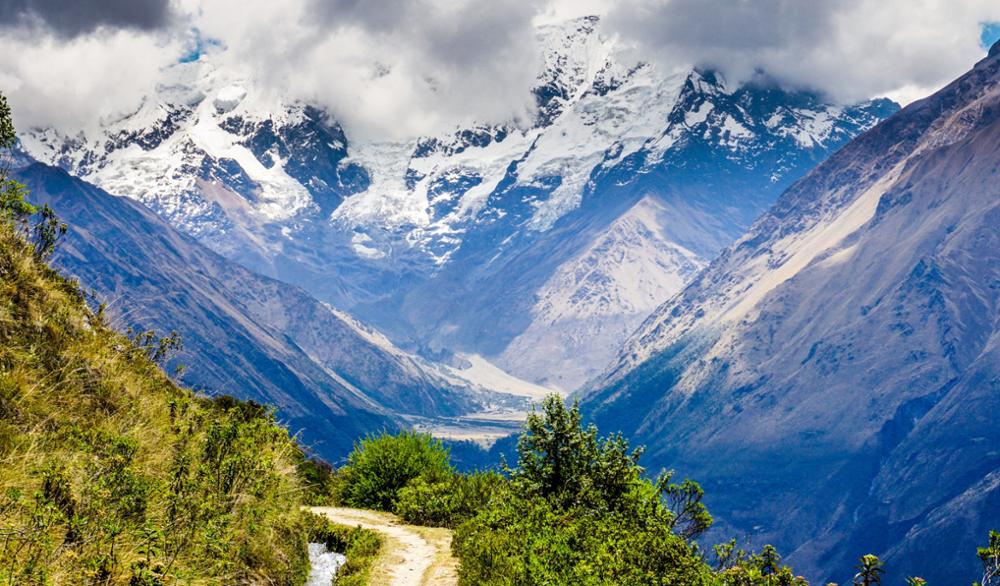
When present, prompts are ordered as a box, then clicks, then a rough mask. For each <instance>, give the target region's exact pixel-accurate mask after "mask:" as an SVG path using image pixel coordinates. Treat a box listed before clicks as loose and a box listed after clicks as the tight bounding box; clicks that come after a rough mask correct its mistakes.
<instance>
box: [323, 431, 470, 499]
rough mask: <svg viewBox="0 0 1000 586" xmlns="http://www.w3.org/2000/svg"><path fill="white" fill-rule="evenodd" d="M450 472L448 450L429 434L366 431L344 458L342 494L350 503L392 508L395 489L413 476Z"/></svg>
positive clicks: (430, 476)
mask: <svg viewBox="0 0 1000 586" xmlns="http://www.w3.org/2000/svg"><path fill="white" fill-rule="evenodd" d="M453 473H454V472H453V470H452V468H451V464H449V462H448V450H447V449H445V447H444V446H443V445H442V444H441V442H440V441H438V440H435V439H434V438H432V437H431V436H430V435H427V434H422V433H417V432H413V431H406V432H403V433H400V434H398V435H390V434H387V433H383V434H379V435H370V436H368V437H366V438H364V439H362V440H361V441H360V442H358V443H357V444H356V445H355V446H354V451H352V452H351V454H350V455H349V456H348V458H347V466H346V467H345V468H344V470H343V471H342V474H343V482H344V484H343V486H342V488H341V490H342V491H343V494H342V497H343V500H344V502H346V503H347V504H349V505H351V506H352V507H359V508H366V509H376V510H380V511H394V510H395V505H396V500H397V498H398V494H399V491H400V490H401V489H402V488H403V487H404V486H406V485H407V483H409V482H410V481H411V480H413V479H414V478H417V477H418V476H424V477H425V478H428V479H432V480H439V479H444V478H448V477H450V476H451V475H452V474H453Z"/></svg>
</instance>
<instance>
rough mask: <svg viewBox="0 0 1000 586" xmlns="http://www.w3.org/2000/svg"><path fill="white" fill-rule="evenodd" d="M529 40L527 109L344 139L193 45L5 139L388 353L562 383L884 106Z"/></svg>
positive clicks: (592, 40)
mask: <svg viewBox="0 0 1000 586" xmlns="http://www.w3.org/2000/svg"><path fill="white" fill-rule="evenodd" d="M537 37H538V47H539V51H540V52H541V59H540V61H541V63H542V64H543V66H542V70H541V71H540V72H539V74H538V81H537V85H536V87H535V88H534V90H533V91H534V96H535V99H536V101H537V104H538V111H537V115H536V117H535V119H534V120H530V121H522V122H520V123H514V122H506V121H494V122H486V123H483V124H481V125H478V126H475V127H471V128H463V129H456V131H455V132H454V133H451V134H448V135H446V136H437V137H424V138H420V139H414V140H411V141H402V142H386V141H374V142H373V141H355V140H352V139H351V138H350V137H349V136H348V135H347V133H346V132H345V131H344V129H343V128H342V127H341V126H340V125H339V124H338V123H337V122H336V121H335V120H333V119H331V118H330V117H329V116H328V115H327V114H325V113H324V112H322V111H320V110H318V109H317V108H314V107H311V106H308V105H305V104H301V103H297V102H288V101H287V100H282V99H281V97H280V96H273V95H270V93H269V92H266V91H263V90H262V89H260V88H259V87H258V85H257V84H255V82H254V80H253V79H249V78H245V77H240V76H238V75H236V74H235V73H234V72H231V71H227V70H225V69H223V68H221V66H219V65H218V62H219V61H220V60H218V59H213V53H212V51H221V50H223V49H221V48H209V49H207V52H206V53H205V54H204V55H201V57H200V58H199V59H197V60H194V61H191V62H187V63H179V64H177V65H176V66H174V67H171V68H168V70H166V71H164V72H163V81H162V83H161V84H160V89H159V90H158V92H157V94H156V95H152V96H149V97H148V99H146V100H145V101H144V102H143V103H142V104H141V105H140V106H139V107H138V108H137V109H136V111H135V112H132V113H130V114H128V115H125V116H123V117H122V118H120V119H117V120H105V121H101V123H99V124H98V123H96V121H95V123H94V124H92V125H90V126H88V127H87V128H83V129H81V130H80V132H79V133H73V132H70V133H67V132H57V131H55V130H52V129H33V130H31V131H29V132H26V133H24V134H23V136H22V140H23V143H24V145H25V147H26V148H27V149H28V150H29V151H30V152H31V153H32V154H33V155H34V156H35V157H37V158H39V159H40V160H43V161H45V162H48V163H51V164H54V165H58V166H60V167H62V168H64V169H66V170H68V171H70V172H71V173H73V174H75V175H78V176H81V177H84V178H86V179H87V180H89V181H92V182H94V183H96V184H97V185H99V186H101V187H102V188H104V189H105V190H107V191H109V192H111V193H115V194H120V195H125V196H128V197H131V198H134V199H137V200H139V201H142V202H143V203H145V204H146V205H148V206H149V207H150V208H151V209H153V210H154V211H156V212H157V213H158V214H159V215H160V216H162V217H163V218H165V219H167V220H168V221H169V222H170V223H171V224H172V225H173V226H175V227H177V228H179V229H180V230H181V231H183V232H186V233H188V234H190V235H193V236H195V237H196V238H198V239H199V240H200V241H202V242H203V243H205V244H207V245H208V246H210V247H211V248H213V249H214V250H216V251H217V252H220V253H221V254H223V255H225V256H227V257H228V258H230V259H232V260H236V261H237V262H239V263H241V264H243V265H244V266H247V267H249V268H251V269H253V270H256V271H259V272H263V273H265V274H267V275H270V276H273V277H276V278H278V279H281V280H283V281H286V282H289V283H292V284H296V285H299V286H301V287H303V288H305V289H307V290H308V291H309V292H310V293H311V294H312V295H314V296H315V297H317V298H319V299H321V300H323V301H325V302H328V303H330V304H332V305H333V306H335V307H337V308H339V309H342V310H345V311H349V312H351V313H352V314H355V315H357V316H359V317H361V318H362V319H364V320H365V321H368V322H370V323H374V324H375V325H376V326H378V327H379V328H380V329H382V330H383V331H385V332H386V333H387V334H388V335H389V336H390V338H392V339H393V341H394V342H396V343H398V344H401V345H403V346H404V347H406V348H407V349H409V350H417V351H421V352H423V353H424V354H425V355H427V356H434V357H438V358H442V359H445V358H447V357H448V356H450V355H451V354H452V353H454V352H465V353H478V354H482V355H485V356H486V357H488V358H490V359H491V360H493V361H495V362H497V363H499V364H501V365H502V366H503V367H504V368H505V369H507V370H509V371H511V372H513V373H514V374H517V375H519V376H522V377H524V378H528V379H530V380H532V381H534V382H538V383H543V384H547V385H550V386H552V387H557V388H563V389H566V390H569V389H572V388H575V387H576V386H578V385H579V384H580V383H582V382H583V381H584V380H585V379H586V378H588V377H589V376H591V375H593V374H596V373H597V369H598V368H599V365H601V364H603V363H606V362H607V360H609V359H610V358H611V356H612V352H613V350H612V349H613V348H615V347H616V346H617V345H618V344H619V343H620V342H621V341H622V340H623V339H624V338H625V336H626V335H627V333H628V332H629V331H631V330H633V329H634V328H635V327H636V326H637V325H638V323H639V320H640V319H641V318H640V316H641V315H643V314H645V313H648V311H649V310H651V309H652V308H653V307H655V305H656V304H657V303H659V302H661V301H662V300H664V299H665V298H667V297H668V296H669V295H670V294H672V293H674V292H675V291H676V290H677V288H678V287H679V285H680V284H681V283H683V282H684V281H685V279H686V278H687V277H688V276H689V275H691V274H692V273H693V271H694V269H696V268H697V267H699V266H700V265H702V264H704V263H705V262H707V261H708V260H710V259H711V258H713V257H714V255H715V254H716V253H717V252H718V251H719V250H720V249H721V248H722V247H723V246H725V245H727V244H728V243H729V242H731V240H732V239H734V238H736V237H737V236H738V235H739V234H740V233H741V232H742V231H743V230H744V229H745V228H746V227H747V226H748V225H749V224H750V222H751V221H752V220H753V219H754V218H755V217H756V216H757V215H758V214H759V213H760V212H762V211H763V210H764V209H766V207H767V206H768V205H769V204H770V203H771V202H772V201H773V199H774V198H775V197H776V196H777V195H778V194H779V193H780V192H781V190H782V189H784V188H785V187H786V186H787V185H788V184H789V183H791V182H792V181H793V180H794V179H796V178H797V177H799V176H800V175H801V174H802V173H804V172H805V171H806V170H807V169H808V168H810V167H811V166H813V165H814V164H815V163H816V162H818V161H820V160H822V159H823V158H825V157H826V156H827V155H828V154H829V153H831V152H833V151H834V150H836V149H837V148H838V147H839V146H840V145H842V144H843V143H845V142H846V141H847V140H849V139H851V138H852V137H854V136H856V135H857V134H859V133H861V132H863V131H864V130H866V129H868V128H870V127H871V126H872V125H874V124H875V123H876V122H877V121H878V120H880V119H882V118H884V117H885V116H886V115H888V114H890V113H891V112H892V111H894V110H895V109H896V106H895V105H894V104H892V103H891V102H888V101H885V100H879V101H874V102H870V103H866V104H860V105H858V106H855V107H841V106H834V105H830V104H827V103H824V102H823V101H822V100H821V99H820V98H818V97H817V96H815V95H811V94H807V93H795V92H786V91H781V90H779V89H776V88H774V87H773V86H771V85H770V84H769V83H768V82H767V80H766V79H765V78H761V79H759V80H756V81H755V82H754V83H751V84H747V85H744V86H738V87H737V86H731V85H729V84H727V83H726V82H725V80H723V79H721V78H720V77H719V76H718V75H715V74H713V73H712V72H706V71H686V72H664V71H660V70H659V69H658V68H657V67H655V66H653V65H652V64H649V63H644V62H640V61H637V60H636V59H635V57H634V56H633V55H632V54H631V53H630V52H629V51H628V50H627V49H626V48H623V47H621V46H619V45H618V44H617V43H616V42H615V41H614V40H613V39H610V38H606V37H604V36H603V35H602V34H601V32H600V28H599V22H598V21H597V19H596V18H582V19H576V20H572V21H568V22H565V23H561V24H551V25H545V26H541V27H539V29H538V32H537ZM605 250H607V251H609V254H620V259H619V260H618V261H615V262H605V261H604V260H598V257H599V256H601V257H603V256H604V255H603V253H601V251H605ZM626 250H627V251H629V252H628V253H627V254H625V253H624V252H622V251H626ZM610 251H620V252H619V253H613V252H610ZM652 267H657V271H656V272H657V273H658V274H659V275H660V276H656V277H651V276H649V275H648V274H646V272H647V270H648V269H650V268H652ZM640 273H642V274H640ZM530 347H536V348H538V349H537V350H536V351H534V352H530V353H529V352H526V349H527V348H530ZM581 357H585V358H586V360H581ZM556 372H558V373H559V374H558V375H556V374H554V373H556Z"/></svg>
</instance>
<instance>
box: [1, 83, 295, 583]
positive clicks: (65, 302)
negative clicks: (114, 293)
mask: <svg viewBox="0 0 1000 586" xmlns="http://www.w3.org/2000/svg"><path fill="white" fill-rule="evenodd" d="M0 106H4V104H3V101H2V99H0ZM4 118H6V116H5V112H2V111H0V120H2V119H4ZM7 120H9V118H8V119H7ZM8 126H9V125H8ZM0 130H2V131H4V132H3V133H2V134H4V135H5V136H4V137H0V138H9V137H10V136H11V134H10V133H8V132H7V127H3V128H0ZM4 143H5V144H8V145H9V144H10V142H8V141H4ZM0 146H2V145H0ZM0 181H2V183H0V583H3V584H8V583H9V584H129V585H132V586H142V585H156V584H298V583H302V582H303V581H304V580H305V577H306V575H307V573H308V557H307V548H306V536H307V523H306V521H305V519H304V518H303V515H302V513H300V512H299V506H300V502H301V500H302V499H303V491H302V489H301V486H300V481H299V474H298V470H299V469H300V468H302V467H303V456H302V452H301V450H300V449H299V448H298V447H297V446H296V444H295V442H294V441H293V440H292V438H290V437H289V435H288V432H287V431H286V430H285V429H283V428H282V427H280V426H278V425H276V424H275V422H274V419H273V416H272V415H271V413H270V412H269V411H268V410H267V409H265V408H264V407H262V406H260V405H258V404H255V403H244V402H238V401H236V400H233V399H229V398H219V399H207V398H203V397H198V396H195V395H193V394H192V393H191V392H190V391H188V390H185V389H182V388H179V387H178V386H176V385H175V384H174V383H173V382H172V381H171V380H170V378H169V377H168V376H167V375H166V374H164V372H163V371H162V370H161V369H160V368H159V367H158V365H157V362H158V361H161V360H162V359H163V358H164V357H165V355H166V354H167V353H168V352H169V351H170V350H171V348H172V346H173V345H174V340H172V339H170V338H167V339H162V340H161V339H159V338H157V337H156V336H155V335H151V334H149V333H145V334H140V335H133V336H132V337H129V336H126V335H123V334H121V333H118V332H115V331H113V330H111V329H110V328H108V327H107V326H106V325H105V323H104V321H103V318H102V315H101V314H100V312H98V313H94V312H92V311H90V310H89V309H88V308H87V305H86V303H85V299H84V295H83V294H82V293H81V291H80V289H79V288H78V287H77V286H76V284H75V283H73V282H70V281H68V280H66V279H64V278H63V277H61V276H60V275H59V274H58V273H56V272H55V271H53V270H52V269H51V268H49V267H48V265H47V264H46V263H45V262H44V261H45V257H46V256H47V254H48V253H50V252H51V249H52V244H53V243H54V241H55V240H56V239H57V238H58V237H59V235H60V232H61V231H62V229H61V227H60V225H59V223H58V221H57V220H55V219H54V218H53V217H51V215H50V214H49V212H48V210H47V209H42V210H33V209H31V208H30V206H27V205H26V204H24V203H23V195H24V194H23V190H22V189H21V188H20V187H19V186H18V185H17V184H16V183H13V182H12V181H10V180H9V179H8V178H7V177H6V175H4V174H3V173H2V172H0Z"/></svg>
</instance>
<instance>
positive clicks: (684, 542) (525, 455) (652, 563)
mask: <svg viewBox="0 0 1000 586" xmlns="http://www.w3.org/2000/svg"><path fill="white" fill-rule="evenodd" d="M640 456H641V450H631V451H630V450H629V446H628V443H627V442H626V441H625V440H624V439H623V438H621V437H620V436H611V437H609V438H607V439H604V440H599V439H598V437H597V430H596V429H595V428H594V427H593V426H590V427H584V426H583V424H582V421H581V416H580V412H579V409H578V408H577V407H575V406H574V407H573V408H567V407H566V406H565V405H564V404H563V403H562V401H561V400H559V399H558V398H557V397H550V398H549V399H547V400H546V401H545V402H544V404H543V406H542V412H541V413H533V414H532V415H531V416H529V418H528V420H527V422H526V424H525V432H524V434H523V435H522V436H521V438H520V441H519V442H518V467H517V468H514V469H512V470H509V476H510V483H509V487H508V490H507V491H506V493H505V494H504V495H503V498H498V499H494V500H491V501H490V502H489V503H488V506H487V507H486V508H485V509H484V510H483V511H482V512H480V514H479V515H477V516H476V517H475V518H473V519H471V520H469V521H468V522H466V523H464V524H463V525H461V526H460V527H459V528H458V530H457V531H456V533H455V541H454V550H455V553H456V554H457V555H458V557H459V558H460V559H461V562H462V563H461V567H460V570H459V572H460V574H459V575H460V579H461V581H462V583H463V584H483V585H493V584H496V585H500V584H504V585H506V584H525V585H529V584H586V585H598V584H651V585H653V584H709V583H710V580H711V578H712V573H711V571H710V569H709V568H708V566H707V565H706V564H705V563H704V562H703V561H702V559H701V557H700V556H699V555H698V551H697V549H696V547H695V546H694V545H693V544H692V543H691V542H690V541H689V540H688V538H693V537H695V536H696V535H698V534H699V533H701V532H702V531H704V530H705V529H707V528H708V526H709V525H710V524H711V517H710V516H709V515H708V513H707V512H706V511H705V508H704V505H702V504H701V502H700V501H701V490H700V488H698V486H697V484H695V483H692V482H686V483H684V484H682V485H675V484H672V483H671V482H670V475H669V474H665V475H661V476H660V477H659V478H658V479H657V480H655V481H649V480H646V479H645V478H644V477H643V469H642V468H641V467H640V466H639V465H638V460H639V457H640ZM668 503H671V504H674V505H676V509H672V508H671V507H670V506H668ZM682 534H683V535H682ZM685 536H686V537H687V538H686V537H685Z"/></svg>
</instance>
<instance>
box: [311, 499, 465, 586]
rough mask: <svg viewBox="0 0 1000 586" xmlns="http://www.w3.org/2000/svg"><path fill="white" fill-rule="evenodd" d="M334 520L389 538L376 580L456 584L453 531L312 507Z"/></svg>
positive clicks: (410, 585)
mask: <svg viewBox="0 0 1000 586" xmlns="http://www.w3.org/2000/svg"><path fill="white" fill-rule="evenodd" d="M312 512H314V513H316V514H317V515H323V516H325V517H327V518H329V519H330V520H331V521H333V522H334V523H338V524H340V525H348V526H351V527H356V526H361V527H364V528H365V529H371V530H373V531H377V532H379V533H381V534H382V535H383V536H384V537H385V538H386V544H385V546H384V547H383V550H382V554H381V555H380V556H379V558H378V560H377V561H376V562H375V567H374V568H373V575H372V577H373V582H374V583H376V584H386V585H387V586H457V585H458V575H457V573H456V569H457V567H458V562H457V560H455V558H454V557H452V555H451V531H449V530H447V529H437V528H430V527H416V526H413V525H405V524H403V523H402V522H401V521H400V520H399V519H398V518H396V517H395V516H394V515H390V514H388V513H379V512H375V511H366V510H362V509H347V508H340V507H313V508H312Z"/></svg>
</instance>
